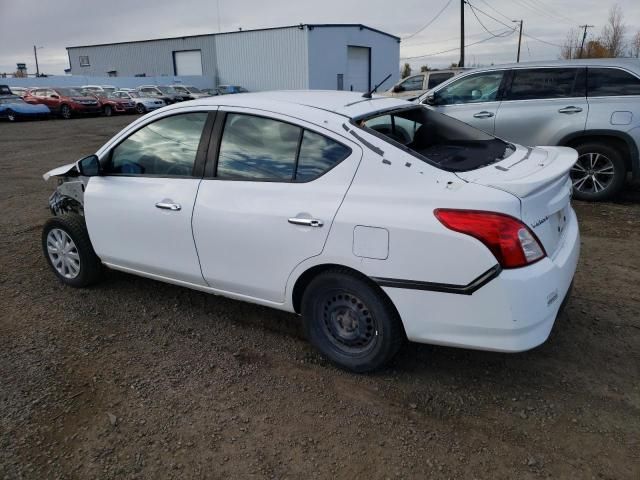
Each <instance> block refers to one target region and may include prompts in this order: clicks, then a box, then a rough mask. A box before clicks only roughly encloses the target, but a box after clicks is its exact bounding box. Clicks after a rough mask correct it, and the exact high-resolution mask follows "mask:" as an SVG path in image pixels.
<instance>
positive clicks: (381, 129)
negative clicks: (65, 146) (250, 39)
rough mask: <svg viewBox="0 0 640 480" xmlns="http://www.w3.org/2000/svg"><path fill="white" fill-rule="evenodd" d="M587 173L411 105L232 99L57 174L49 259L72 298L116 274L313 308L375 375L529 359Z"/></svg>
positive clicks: (150, 125) (352, 364)
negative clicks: (424, 365)
mask: <svg viewBox="0 0 640 480" xmlns="http://www.w3.org/2000/svg"><path fill="white" fill-rule="evenodd" d="M202 146H209V148H208V149H207V148H202ZM576 158H577V153H576V152H575V150H573V149H571V148H562V147H542V148H526V147H522V146H519V145H515V144H512V143H509V142H506V141H503V140H500V139H497V138H495V137H493V136H492V135H489V134H487V133H484V132H482V131H480V130H477V129H475V128H473V127H470V126H469V125H465V124H464V123H462V122H460V121H458V120H456V119H453V118H451V117H448V116H446V115H442V114H440V113H438V112H435V111H433V110H430V109H428V108H425V107H424V106H423V105H416V104H410V103H408V102H405V101H403V100H400V99H394V98H384V97H376V98H374V99H373V100H368V99H367V98H363V97H362V96H361V95H360V94H357V93H355V92H329V91H306V92H305V91H298V92H295V91H288V92H265V93H248V94H244V95H236V96H233V97H231V96H217V97H212V98H207V99H201V100H195V101H193V102H189V104H188V105H174V106H169V107H166V108H164V109H162V110H159V111H157V112H152V113H150V114H149V115H146V116H144V117H142V118H140V119H138V120H137V121H135V122H133V123H132V124H131V125H129V126H128V127H126V128H125V129H124V130H122V131H121V132H120V133H118V134H116V135H115V136H114V137H113V138H112V139H111V140H109V141H108V142H107V143H106V144H105V145H104V146H103V147H101V148H100V149H99V150H98V151H97V153H96V154H95V155H91V156H89V157H86V158H84V159H83V160H80V161H79V162H78V163H76V164H73V163H72V164H70V165H66V166H63V167H59V168H57V169H55V170H52V171H50V172H48V173H46V174H45V175H44V177H45V179H48V178H50V177H59V178H58V179H57V180H58V182H57V189H56V192H55V193H54V194H53V195H52V197H51V198H50V201H49V205H50V208H51V211H52V212H53V214H54V215H55V216H54V217H53V218H52V219H50V220H48V221H47V222H46V223H45V225H44V228H43V232H42V248H43V254H44V257H45V258H46V261H47V262H48V263H49V265H50V267H51V269H52V271H53V272H54V274H55V275H56V276H57V278H58V279H59V280H60V281H61V282H62V283H64V284H67V285H70V286H73V287H85V286H88V285H90V284H92V283H95V282H97V281H98V280H99V279H100V277H101V269H102V266H103V265H106V266H108V267H110V268H113V269H117V270H123V271H125V272H129V273H133V274H137V275H142V276H146V277H150V278H154V279H156V280H160V281H164V282H169V283H174V284H177V285H181V286H183V287H190V288H194V289H197V290H201V291H205V292H209V293H215V294H220V295H225V296H229V297H232V298H235V299H239V300H244V301H248V302H255V303H258V304H261V305H265V306H270V307H274V308H278V309H282V310H286V311H289V312H297V313H301V314H302V321H303V325H304V329H305V331H306V333H307V336H308V338H309V339H310V341H311V342H312V343H313V345H315V346H316V347H317V348H318V350H319V351H320V352H322V353H323V354H324V355H325V356H326V357H327V358H329V359H330V360H331V361H332V362H335V363H336V364H338V365H340V366H342V367H344V368H347V369H351V370H353V371H357V372H363V371H369V370H373V369H375V368H378V367H380V366H382V365H384V364H385V363H386V362H388V361H389V360H390V359H391V358H392V357H393V356H394V355H395V354H396V352H397V351H398V349H399V348H400V346H401V345H402V343H403V341H404V340H405V338H408V339H409V340H412V341H416V342H422V343H435V344H441V345H450V346H456V347H468V348H477V349H484V350H497V351H502V352H519V351H523V350H528V349H531V348H533V347H536V346H537V345H539V344H541V343H543V342H544V341H545V340H546V339H547V337H548V336H549V333H550V331H551V329H552V327H553V325H554V322H555V319H556V317H557V315H558V312H559V311H560V309H561V307H562V305H563V304H564V299H566V297H567V295H568V292H569V287H570V285H571V282H572V279H573V276H574V272H575V269H576V265H577V262H578V257H579V251H580V236H579V232H578V222H577V218H576V214H575V212H574V211H573V209H572V208H571V204H570V198H571V180H570V179H569V170H570V169H571V167H572V165H573V164H574V163H575V161H576ZM105 293H106V292H105ZM59 295H60V296H63V295H70V293H69V291H64V292H60V294H59Z"/></svg>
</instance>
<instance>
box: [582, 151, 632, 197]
mask: <svg viewBox="0 0 640 480" xmlns="http://www.w3.org/2000/svg"><path fill="white" fill-rule="evenodd" d="M575 149H576V150H577V151H578V160H577V161H576V163H575V165H574V166H573V167H572V168H571V180H572V182H573V196H574V197H575V198H577V199H578V200H586V201H591V202H595V201H600V200H608V199H609V198H611V197H613V196H614V195H615V194H616V193H618V192H619V191H620V190H621V189H622V186H623V185H624V179H625V176H626V174H627V169H626V166H625V164H624V160H623V159H622V156H621V155H620V152H618V150H616V149H615V148H612V147H610V146H608V145H606V144H602V143H595V142H593V143H581V144H579V145H577V146H576V147H575Z"/></svg>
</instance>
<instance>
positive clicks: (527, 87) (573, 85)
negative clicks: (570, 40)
mask: <svg viewBox="0 0 640 480" xmlns="http://www.w3.org/2000/svg"><path fill="white" fill-rule="evenodd" d="M581 70H582V69H579V68H532V69H522V70H520V69H516V70H513V73H512V78H511V85H510V87H509V88H507V92H506V94H505V98H504V99H505V100H534V99H535V100H543V99H548V98H568V97H580V96H584V83H583V82H584V76H583V75H579V72H580V71H581Z"/></svg>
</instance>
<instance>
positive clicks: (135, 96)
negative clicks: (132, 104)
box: [125, 92, 142, 98]
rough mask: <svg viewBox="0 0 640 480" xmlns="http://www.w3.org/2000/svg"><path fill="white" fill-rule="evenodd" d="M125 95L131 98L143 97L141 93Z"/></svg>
mask: <svg viewBox="0 0 640 480" xmlns="http://www.w3.org/2000/svg"><path fill="white" fill-rule="evenodd" d="M125 93H128V94H129V96H130V97H131V98H140V97H142V95H140V92H125Z"/></svg>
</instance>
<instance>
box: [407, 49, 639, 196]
mask: <svg viewBox="0 0 640 480" xmlns="http://www.w3.org/2000/svg"><path fill="white" fill-rule="evenodd" d="M418 101H419V102H421V103H424V104H427V105H430V106H431V107H432V108H434V109H436V110H438V111H441V112H442V113H446V114H447V115H451V116H452V117H456V118H458V119H460V120H462V121H464V122H466V123H469V124H470V125H473V126H474V127H477V128H480V129H482V130H484V131H486V132H488V133H491V134H493V135H495V136H497V137H501V138H503V139H506V140H509V141H512V142H514V143H519V144H522V145H564V146H570V147H573V148H575V149H576V150H577V151H578V153H579V157H578V161H577V162H576V164H575V166H574V167H573V169H572V171H571V177H572V179H573V187H574V196H575V197H576V198H578V199H581V200H592V201H596V200H605V199H608V198H610V197H611V196H613V195H614V194H616V193H617V192H618V191H619V190H620V189H621V188H622V186H623V185H624V181H625V177H626V175H627V173H628V172H631V173H632V175H633V176H634V178H637V177H640V159H639V157H638V149H639V147H640V60H638V59H596V60H559V61H551V62H527V63H518V64H512V65H497V66H493V67H490V68H483V69H476V70H472V71H469V72H465V73H463V74H461V75H458V76H456V77H454V78H453V79H451V80H449V81H447V82H444V83H442V84H441V85H438V86H437V87H436V88H434V89H433V90H430V91H429V92H427V93H426V94H424V95H423V96H421V97H420V98H419V99H418Z"/></svg>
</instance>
